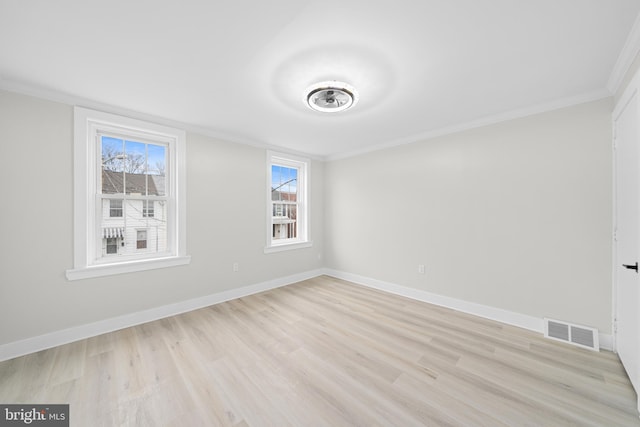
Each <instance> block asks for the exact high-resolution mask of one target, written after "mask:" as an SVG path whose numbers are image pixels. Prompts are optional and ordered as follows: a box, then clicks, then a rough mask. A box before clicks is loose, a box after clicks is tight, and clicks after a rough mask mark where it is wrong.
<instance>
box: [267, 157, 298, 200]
mask: <svg viewBox="0 0 640 427" xmlns="http://www.w3.org/2000/svg"><path fill="white" fill-rule="evenodd" d="M297 192H298V169H295V168H288V167H285V166H278V165H272V166H271V200H274V201H276V200H286V201H292V202H295V201H297Z"/></svg>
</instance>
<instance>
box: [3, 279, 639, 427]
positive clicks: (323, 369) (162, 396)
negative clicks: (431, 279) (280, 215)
mask: <svg viewBox="0 0 640 427" xmlns="http://www.w3.org/2000/svg"><path fill="white" fill-rule="evenodd" d="M0 402H1V403H69V404H70V413H71V417H70V418H71V425H72V426H164V425H166V426H199V425H202V426H216V425H229V426H289V425H292V426H305V427H306V426H419V425H427V426H552V427H556V426H568V425H571V426H607V427H612V426H640V419H639V418H638V414H637V411H636V407H635V402H636V396H635V393H634V392H633V390H632V388H631V386H630V383H629V380H628V379H627V377H626V375H625V373H624V370H623V368H622V366H621V364H620V362H619V360H618V358H617V356H616V355H615V354H613V353H610V352H600V353H596V352H591V351H588V350H583V349H580V348H576V347H572V346H568V345H565V344H562V343H557V342H554V341H550V340H546V339H544V338H543V337H542V336H541V335H540V334H536V333H532V332H529V331H526V330H522V329H519V328H515V327H511V326H507V325H503V324H500V323H497V322H493V321H489V320H485V319H481V318H477V317H474V316H471V315H467V314H463V313H459V312H455V311H452V310H448V309H445V308H441V307H437V306H433V305H429V304H425V303H422V302H417V301H413V300H410V299H405V298H401V297H397V296H394V295H390V294H386V293H383V292H379V291H375V290H372V289H368V288H364V287H361V286H357V285H354V284H351V283H348V282H344V281H341V280H337V279H333V278H330V277H325V276H323V277H318V278H315V279H311V280H307V281H304V282H300V283H297V284H294V285H290V286H287V287H284V288H279V289H275V290H272V291H268V292H264V293H261V294H257V295H253V296H249V297H245V298H240V299H237V300H234V301H230V302H226V303H222V304H218V305H215V306H211V307H208V308H204V309H201V310H196V311H193V312H190V313H186V314H182V315H179V316H174V317H170V318H167V319H163V320H159V321H155V322H151V323H147V324H144V325H140V326H136V327H131V328H127V329H124V330H121V331H117V332H113V333H109V334H104V335H101V336H98V337H94V338H90V339H86V340H82V341H78V342H75V343H72V344H68V345H64V346H60V347H56V348H53V349H49V350H45V351H41V352H39V353H34V354H31V355H27V356H23V357H19V358H16V359H12V360H8V361H5V362H2V363H0Z"/></svg>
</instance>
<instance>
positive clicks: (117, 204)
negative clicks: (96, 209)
mask: <svg viewBox="0 0 640 427" xmlns="http://www.w3.org/2000/svg"><path fill="white" fill-rule="evenodd" d="M121 216H122V200H121V199H111V200H109V217H110V218H114V217H121Z"/></svg>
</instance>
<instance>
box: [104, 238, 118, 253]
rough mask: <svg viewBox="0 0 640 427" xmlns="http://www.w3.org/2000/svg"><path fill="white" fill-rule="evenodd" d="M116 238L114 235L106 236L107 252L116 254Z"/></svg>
mask: <svg viewBox="0 0 640 427" xmlns="http://www.w3.org/2000/svg"><path fill="white" fill-rule="evenodd" d="M118 240H119V239H117V238H115V237H107V238H106V243H107V248H106V249H107V254H117V253H118Z"/></svg>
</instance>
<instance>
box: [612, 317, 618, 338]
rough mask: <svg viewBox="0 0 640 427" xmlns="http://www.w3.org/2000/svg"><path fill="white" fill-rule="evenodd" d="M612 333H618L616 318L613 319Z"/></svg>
mask: <svg viewBox="0 0 640 427" xmlns="http://www.w3.org/2000/svg"><path fill="white" fill-rule="evenodd" d="M613 333H614V334H616V333H618V319H613Z"/></svg>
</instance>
